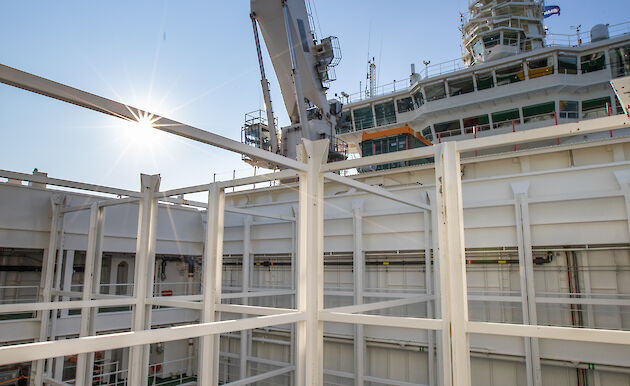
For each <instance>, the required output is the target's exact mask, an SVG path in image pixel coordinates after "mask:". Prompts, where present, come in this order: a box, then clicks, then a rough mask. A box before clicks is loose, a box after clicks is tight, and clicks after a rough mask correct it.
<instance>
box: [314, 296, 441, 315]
mask: <svg viewBox="0 0 630 386" xmlns="http://www.w3.org/2000/svg"><path fill="white" fill-rule="evenodd" d="M433 299H434V296H431V295H421V296H414V297H409V298H403V299H394V300H385V301H382V302H374V303H364V304H355V305H352V306H344V307H335V308H326V309H325V311H328V312H342V313H348V314H354V313H357V312H366V311H373V310H383V309H386V308H391V307H400V306H406V305H409V304H415V303H421V302H426V301H429V300H433Z"/></svg>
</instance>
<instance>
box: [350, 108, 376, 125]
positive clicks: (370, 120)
mask: <svg viewBox="0 0 630 386" xmlns="http://www.w3.org/2000/svg"><path fill="white" fill-rule="evenodd" d="M353 113H354V126H355V127H356V129H357V130H363V129H369V128H370V127H374V116H373V115H372V106H366V107H362V108H360V109H356V110H354V111H353Z"/></svg>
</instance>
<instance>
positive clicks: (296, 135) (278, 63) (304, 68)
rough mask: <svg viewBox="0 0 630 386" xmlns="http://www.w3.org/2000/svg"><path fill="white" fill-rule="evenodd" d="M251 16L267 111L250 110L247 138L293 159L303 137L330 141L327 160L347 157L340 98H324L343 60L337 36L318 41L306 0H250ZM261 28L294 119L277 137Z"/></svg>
mask: <svg viewBox="0 0 630 386" xmlns="http://www.w3.org/2000/svg"><path fill="white" fill-rule="evenodd" d="M250 17H251V20H252V26H253V32H254V41H255V43H256V51H257V54H258V64H259V66H260V74H261V86H262V92H263V98H264V102H265V111H264V112H262V111H260V112H252V113H248V114H246V117H245V125H244V127H243V130H242V139H243V142H244V143H246V144H248V145H251V146H256V147H259V148H262V149H264V150H268V151H271V152H274V153H277V154H282V155H284V156H286V157H289V158H293V159H295V158H296V157H297V154H296V146H297V145H299V144H300V143H301V142H302V138H306V139H309V140H319V139H329V140H330V149H329V155H328V160H329V161H334V160H340V159H344V158H345V154H346V150H345V148H344V146H343V145H342V144H340V141H338V140H336V139H335V130H336V126H337V121H338V118H339V117H340V115H341V102H340V101H338V100H331V101H329V100H328V99H327V98H326V90H327V89H328V87H327V85H328V84H329V82H331V81H333V80H335V76H334V69H333V67H334V66H336V65H337V64H338V63H339V60H340V59H341V54H340V51H339V43H338V39H337V38H336V37H334V36H330V37H327V38H324V39H321V40H320V41H318V40H316V39H315V37H314V35H313V33H312V32H311V26H310V23H309V16H308V12H307V9H306V4H305V3H304V0H251V14H250ZM259 29H260V32H261V33H262V37H263V40H264V42H265V46H266V48H267V52H268V53H269V56H270V58H271V62H272V64H273V68H274V71H275V73H276V78H277V79H278V83H279V86H280V90H281V93H282V99H283V101H284V105H285V107H286V110H287V113H288V115H289V118H290V120H291V124H290V125H289V126H286V127H283V128H281V135H278V132H277V127H276V119H275V118H274V114H273V107H272V105H271V96H270V92H269V81H268V80H267V77H266V74H265V68H264V64H263V57H262V52H261V45H260V40H259V36H258V35H259V31H258V30H259ZM243 159H244V160H245V161H246V162H248V163H250V164H251V165H255V166H260V167H265V168H274V167H275V165H271V164H268V163H266V162H264V161H261V160H257V159H252V158H249V157H244V158H243Z"/></svg>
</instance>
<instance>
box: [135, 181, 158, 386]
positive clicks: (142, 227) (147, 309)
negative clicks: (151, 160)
mask: <svg viewBox="0 0 630 386" xmlns="http://www.w3.org/2000/svg"><path fill="white" fill-rule="evenodd" d="M140 181H141V188H142V193H143V196H142V199H141V200H140V205H139V207H138V239H137V242H136V257H135V263H134V285H133V293H134V298H135V300H136V304H135V305H134V306H133V312H132V314H131V330H132V331H141V330H148V329H150V328H151V305H150V304H147V301H146V299H147V297H151V296H153V271H154V269H155V228H156V224H157V210H158V206H157V200H156V199H155V193H156V192H157V191H158V189H159V188H160V176H159V175H146V174H142V175H141V176H140ZM148 376H149V346H148V345H143V346H132V347H131V348H130V349H129V364H128V376H127V383H128V384H129V385H138V386H141V385H146V384H147V382H148Z"/></svg>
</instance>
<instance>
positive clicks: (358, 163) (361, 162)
mask: <svg viewBox="0 0 630 386" xmlns="http://www.w3.org/2000/svg"><path fill="white" fill-rule="evenodd" d="M435 149H436V147H435V146H426V147H418V148H415V149H409V150H401V151H395V152H392V153H385V154H378V155H372V156H369V157H361V158H355V159H349V160H345V161H338V162H331V163H329V164H326V165H322V171H323V172H333V171H337V170H345V169H353V168H359V167H362V166H370V165H380V164H386V163H391V162H399V161H408V160H413V159H420V158H430V157H434V156H435Z"/></svg>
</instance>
